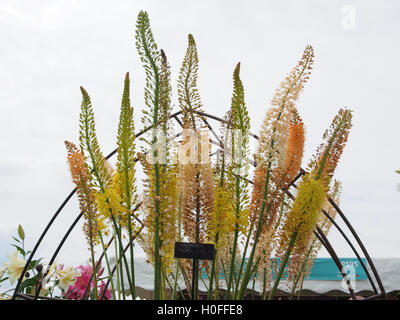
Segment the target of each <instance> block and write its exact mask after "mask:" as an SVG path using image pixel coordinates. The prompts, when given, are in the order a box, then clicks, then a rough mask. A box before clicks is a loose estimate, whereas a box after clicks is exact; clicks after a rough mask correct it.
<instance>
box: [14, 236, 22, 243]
mask: <svg viewBox="0 0 400 320" xmlns="http://www.w3.org/2000/svg"><path fill="white" fill-rule="evenodd" d="M12 238H13V239H14V240H15V241H17V242H18V243H21V240H19V239H18V238H16V237H12Z"/></svg>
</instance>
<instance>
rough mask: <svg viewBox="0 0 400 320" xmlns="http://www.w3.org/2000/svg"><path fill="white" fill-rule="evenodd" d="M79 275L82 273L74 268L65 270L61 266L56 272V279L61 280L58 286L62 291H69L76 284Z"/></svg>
mask: <svg viewBox="0 0 400 320" xmlns="http://www.w3.org/2000/svg"><path fill="white" fill-rule="evenodd" d="M79 275H80V272H79V271H76V270H75V269H74V268H72V267H70V268H66V269H64V268H63V266H60V267H59V268H58V269H57V271H56V277H57V279H58V280H59V283H58V286H59V287H60V289H63V290H64V291H67V290H68V288H69V287H70V286H71V285H73V284H74V283H75V278H76V277H78V276H79Z"/></svg>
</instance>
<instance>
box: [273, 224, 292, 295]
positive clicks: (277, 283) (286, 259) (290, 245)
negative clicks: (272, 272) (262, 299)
mask: <svg viewBox="0 0 400 320" xmlns="http://www.w3.org/2000/svg"><path fill="white" fill-rule="evenodd" d="M297 233H298V232H297V231H295V232H293V234H292V236H291V238H290V242H289V247H288V249H287V251H286V254H285V257H284V258H283V261H282V262H281V265H280V268H279V272H278V275H277V276H276V279H275V282H274V286H273V287H272V290H271V293H270V295H269V298H268V300H272V299H273V298H274V296H275V291H276V289H277V288H278V285H279V282H280V281H281V278H282V275H283V271H284V270H285V267H286V265H287V262H288V260H289V257H290V253H291V252H292V250H293V246H294V243H295V241H296V238H297Z"/></svg>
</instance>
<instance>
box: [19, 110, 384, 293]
mask: <svg viewBox="0 0 400 320" xmlns="http://www.w3.org/2000/svg"><path fill="white" fill-rule="evenodd" d="M194 112H195V113H196V114H197V115H198V116H199V117H200V119H201V120H202V121H203V122H204V124H205V126H207V128H208V129H209V130H210V132H211V133H212V135H213V137H214V138H215V139H216V140H213V139H210V142H211V143H212V144H214V145H216V146H218V147H219V148H220V149H218V150H217V151H216V152H214V153H213V154H212V155H215V154H217V153H218V152H219V151H221V148H223V143H222V141H221V140H220V138H219V136H218V135H217V134H216V133H215V131H214V129H213V128H212V126H211V125H210V123H209V121H207V119H213V120H216V121H218V122H224V120H223V119H221V118H219V117H216V116H214V115H211V114H208V113H204V112H199V111H194ZM181 113H182V111H178V112H175V113H173V114H171V116H170V119H174V120H176V122H177V123H178V124H179V125H180V126H181V127H183V126H182V121H181V120H180V118H179V116H180V115H181ZM152 128H153V127H148V128H145V129H144V130H142V131H140V132H138V133H137V134H136V138H138V137H140V136H141V135H143V134H144V133H146V132H147V131H149V130H150V129H152ZM181 134H182V133H179V134H177V135H175V136H174V138H177V137H179V136H180V135H181ZM250 136H251V137H253V138H254V139H257V140H258V139H259V138H258V136H257V135H255V134H252V133H250ZM116 152H117V149H115V150H113V151H112V152H111V153H110V154H109V155H108V156H107V157H106V159H109V158H111V157H112V156H113V155H114V154H115V153H116ZM136 161H137V159H136ZM253 166H255V163H253ZM305 173H306V172H305V171H304V170H303V169H300V171H299V173H298V175H297V176H296V177H295V179H294V180H293V181H292V183H291V184H290V186H289V187H288V188H287V189H285V190H284V191H285V193H286V194H287V195H288V196H289V197H290V198H292V199H294V196H293V194H292V193H291V192H290V190H291V188H296V182H297V181H298V180H299V179H300V178H301V177H302V176H303V175H304V174H305ZM249 182H250V183H253V182H252V181H249ZM75 192H76V189H74V190H72V191H71V192H70V193H69V195H68V196H67V197H66V199H65V200H64V201H63V202H62V204H61V205H60V207H59V208H58V209H57V211H56V212H55V213H54V215H53V216H52V218H51V219H50V221H49V222H48V224H47V226H46V227H45V228H44V230H43V232H42V234H41V235H40V237H39V239H38V240H37V242H36V244H35V246H34V248H33V250H32V251H31V253H30V255H29V258H28V260H27V261H26V264H25V267H24V270H23V272H22V273H21V276H20V278H19V279H18V282H17V285H16V287H15V289H14V293H13V297H12V299H13V300H15V299H17V298H18V299H25V300H37V299H47V300H58V299H57V298H50V297H45V296H40V295H39V292H40V289H41V287H42V283H39V284H38V286H37V288H36V291H35V294H24V293H21V292H19V290H20V287H21V284H22V282H23V275H25V273H26V271H27V270H28V268H29V265H30V263H31V261H32V260H33V259H34V257H35V254H36V251H37V249H38V248H39V246H40V245H41V244H42V242H43V240H44V238H45V236H46V234H47V232H48V231H49V229H50V228H51V226H52V225H53V223H54V221H55V220H56V219H57V217H58V216H59V215H60V213H61V211H62V210H63V208H64V207H65V205H66V204H67V203H68V201H69V200H70V199H71V198H72V196H73V195H74V194H75ZM328 201H329V202H330V204H331V205H332V207H333V208H334V209H335V210H336V212H337V215H339V216H340V218H341V219H342V220H343V222H344V223H345V225H346V227H347V229H348V230H347V232H350V234H351V235H352V237H353V238H354V240H355V243H356V244H357V245H358V247H359V249H361V252H362V254H363V256H364V258H365V259H366V261H367V262H368V265H369V267H370V269H371V271H372V274H373V277H372V275H371V273H370V272H369V270H368V268H367V266H366V265H365V263H364V262H363V259H362V257H361V255H360V253H359V252H358V250H357V249H356V247H355V245H354V244H353V242H352V241H351V240H350V238H349V237H348V235H347V234H346V232H345V231H344V230H343V229H342V228H341V227H340V226H339V225H338V224H337V223H336V221H335V220H334V219H333V218H332V216H331V215H329V213H328V212H326V211H325V210H322V212H323V214H324V215H325V216H326V217H327V218H328V219H329V220H330V221H331V222H332V225H333V226H334V227H335V228H336V229H337V230H338V231H339V233H340V235H341V236H342V237H343V239H344V240H345V241H346V243H347V244H348V245H349V246H350V248H351V250H352V251H353V253H354V254H355V256H356V257H357V259H358V261H359V263H360V265H361V266H362V268H363V269H364V271H365V273H366V275H367V278H368V281H369V283H370V285H371V289H372V291H373V292H374V294H373V295H371V296H369V297H367V298H366V299H368V300H372V299H382V298H383V299H387V295H386V291H385V288H384V286H383V284H382V281H381V278H380V276H379V274H378V271H377V270H376V268H375V265H374V263H373V261H372V259H371V257H370V255H369V253H368V251H367V249H366V248H365V246H364V244H363V242H362V241H361V239H360V237H359V236H358V234H357V232H356V231H355V230H354V228H353V226H352V225H351V223H350V222H349V220H348V219H347V218H346V216H345V215H344V213H343V212H342V210H341V209H340V208H339V207H338V205H337V204H336V203H335V202H334V201H333V200H332V199H331V198H330V197H328ZM138 208H139V205H138V206H137V207H136V208H135V209H134V210H133V212H135V211H136V210H137V209H138ZM82 216H83V214H82V213H79V214H78V216H77V217H76V218H75V220H74V221H73V222H72V224H71V225H70V226H69V228H68V229H67V231H66V232H65V234H64V236H63V237H62V239H61V240H60V242H59V244H58V246H57V247H56V249H55V251H54V253H53V255H52V257H51V259H50V261H49V265H52V264H53V263H54V261H55V259H56V257H57V255H58V253H59V252H60V250H61V248H62V247H63V246H64V244H65V242H66V241H67V239H68V237H69V235H70V233H71V232H72V230H73V229H74V228H75V226H76V225H77V223H78V221H79V220H80V219H81V218H82ZM136 219H137V221H138V223H139V224H140V225H141V227H140V228H139V230H138V232H137V233H136V235H134V238H133V241H134V240H135V237H136V236H137V235H138V234H139V233H140V232H141V231H142V229H143V228H144V223H143V222H142V221H141V220H140V219H139V218H136ZM313 232H314V234H315V236H316V237H317V238H318V240H319V241H321V243H322V245H323V246H324V247H325V249H326V250H327V252H328V253H329V255H330V256H331V257H332V259H333V261H334V262H335V264H336V266H337V267H338V269H339V271H340V273H341V274H342V276H343V278H344V279H345V280H346V283H347V287H348V290H349V293H350V295H351V297H352V298H353V299H355V292H354V290H353V288H352V287H351V284H350V280H349V279H348V277H347V274H346V273H345V272H344V271H343V270H342V265H341V263H340V260H339V258H338V255H337V254H336V251H335V250H334V248H333V246H332V244H331V243H330V241H329V240H328V238H327V237H326V235H325V234H324V233H323V232H322V230H321V229H320V228H319V227H318V225H316V226H315V229H314V231H313ZM113 240H114V239H113V237H111V239H110V240H109V242H108V246H107V247H109V246H110V244H111V243H112V242H113ZM132 243H133V242H132ZM132 243H131V244H132ZM131 244H129V243H128V245H127V246H126V247H125V248H124V250H125V251H126V250H127V249H128V248H129V247H130V245H131ZM103 258H104V252H103V253H102V254H101V255H100V256H99V257H98V260H97V266H100V264H101V261H102V259H103ZM47 272H48V270H46V271H45V275H46V274H47ZM114 272H115V267H114V269H113V270H112V271H111V275H113V274H114ZM110 278H111V277H110ZM110 278H109V279H108V281H107V282H106V289H107V288H108V286H109V283H110ZM89 284H90V281H89V283H88V286H87V288H86V293H87V292H88V291H89ZM378 288H379V289H378ZM106 289H105V290H104V291H103V296H102V297H100V299H102V298H104V294H105V292H106ZM84 296H86V295H84Z"/></svg>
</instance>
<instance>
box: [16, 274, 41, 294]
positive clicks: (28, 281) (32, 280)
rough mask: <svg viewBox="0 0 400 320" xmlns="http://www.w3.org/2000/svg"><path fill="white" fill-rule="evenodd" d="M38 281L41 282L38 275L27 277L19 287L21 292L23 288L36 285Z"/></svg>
mask: <svg viewBox="0 0 400 320" xmlns="http://www.w3.org/2000/svg"><path fill="white" fill-rule="evenodd" d="M38 283H39V280H38V279H37V278H36V277H33V278H30V279H26V280H25V281H23V282H22V283H21V286H20V288H19V289H20V291H21V292H23V290H24V289H25V288H28V287H35V286H36V285H37V284H38Z"/></svg>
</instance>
